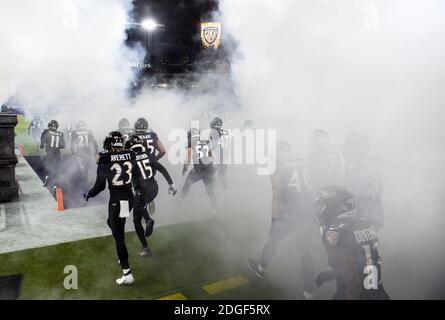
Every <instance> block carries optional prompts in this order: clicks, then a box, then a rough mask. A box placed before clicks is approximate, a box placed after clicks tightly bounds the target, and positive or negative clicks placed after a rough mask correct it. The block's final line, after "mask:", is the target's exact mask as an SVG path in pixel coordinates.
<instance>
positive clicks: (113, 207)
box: [107, 199, 134, 285]
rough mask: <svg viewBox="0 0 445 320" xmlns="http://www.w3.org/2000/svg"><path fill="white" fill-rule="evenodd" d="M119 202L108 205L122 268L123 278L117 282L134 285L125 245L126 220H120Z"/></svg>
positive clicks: (109, 220) (109, 219) (112, 200)
mask: <svg viewBox="0 0 445 320" xmlns="http://www.w3.org/2000/svg"><path fill="white" fill-rule="evenodd" d="M119 214H120V203H119V200H116V199H110V203H109V204H108V221H107V222H108V225H109V226H110V228H111V233H112V235H113V238H114V241H115V243H116V252H117V256H118V258H119V262H120V265H121V267H122V272H123V276H122V277H121V278H118V279H117V280H116V283H117V284H119V285H124V284H132V283H133V282H134V278H133V275H132V273H131V269H130V264H129V262H128V250H127V246H126V245H125V218H120V217H119Z"/></svg>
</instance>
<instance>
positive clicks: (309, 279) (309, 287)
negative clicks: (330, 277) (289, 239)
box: [295, 208, 317, 300]
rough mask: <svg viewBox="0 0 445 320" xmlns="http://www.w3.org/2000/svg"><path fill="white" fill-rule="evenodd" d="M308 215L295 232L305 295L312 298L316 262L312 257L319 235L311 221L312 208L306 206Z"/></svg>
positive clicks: (308, 298) (305, 297) (306, 297)
mask: <svg viewBox="0 0 445 320" xmlns="http://www.w3.org/2000/svg"><path fill="white" fill-rule="evenodd" d="M302 210H305V212H306V215H304V216H302V217H301V219H300V221H299V223H298V227H297V230H296V232H295V238H296V248H297V254H298V255H299V257H300V261H301V270H302V276H303V297H302V298H304V299H306V300H312V299H313V297H314V289H315V288H314V283H315V282H314V281H315V275H314V262H313V257H312V251H313V245H314V241H315V239H316V236H317V229H316V228H315V226H314V224H313V223H312V221H311V218H310V214H311V209H310V208H305V209H302Z"/></svg>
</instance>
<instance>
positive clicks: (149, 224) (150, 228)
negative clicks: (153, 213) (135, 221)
mask: <svg viewBox="0 0 445 320" xmlns="http://www.w3.org/2000/svg"><path fill="white" fill-rule="evenodd" d="M145 224H146V225H145V237H147V238H148V237H149V236H151V235H152V234H153V227H154V225H155V221H154V220H153V219H152V218H150V219H148V220H145Z"/></svg>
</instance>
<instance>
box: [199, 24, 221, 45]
mask: <svg viewBox="0 0 445 320" xmlns="http://www.w3.org/2000/svg"><path fill="white" fill-rule="evenodd" d="M201 42H202V45H203V47H204V48H206V49H207V48H209V47H214V48H215V49H218V47H219V45H220V44H221V23H220V22H203V23H201Z"/></svg>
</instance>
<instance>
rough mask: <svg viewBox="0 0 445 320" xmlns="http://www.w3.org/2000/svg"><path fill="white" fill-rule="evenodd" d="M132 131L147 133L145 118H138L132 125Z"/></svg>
mask: <svg viewBox="0 0 445 320" xmlns="http://www.w3.org/2000/svg"><path fill="white" fill-rule="evenodd" d="M134 129H135V130H136V131H147V130H148V121H147V120H146V119H145V118H139V119H137V120H136V122H135V123H134Z"/></svg>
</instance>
